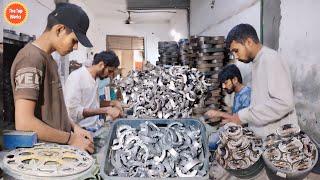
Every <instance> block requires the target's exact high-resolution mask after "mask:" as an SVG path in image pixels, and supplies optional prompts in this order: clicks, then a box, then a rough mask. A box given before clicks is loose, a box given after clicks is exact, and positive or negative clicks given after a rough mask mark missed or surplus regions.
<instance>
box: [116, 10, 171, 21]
mask: <svg viewBox="0 0 320 180" xmlns="http://www.w3.org/2000/svg"><path fill="white" fill-rule="evenodd" d="M117 11H118V12H121V13H127V14H128V18H127V19H126V20H125V21H124V23H125V24H135V22H134V21H132V19H131V13H136V14H143V13H176V12H175V11H168V10H144V11H129V10H128V11H123V10H117Z"/></svg>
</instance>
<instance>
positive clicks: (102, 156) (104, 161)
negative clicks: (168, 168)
mask: <svg viewBox="0 0 320 180" xmlns="http://www.w3.org/2000/svg"><path fill="white" fill-rule="evenodd" d="M146 121H151V122H152V123H154V124H155V125H157V126H158V127H160V128H161V127H166V126H167V125H168V124H170V123H172V122H174V121H178V122H180V123H182V124H183V125H184V126H186V127H188V126H191V125H193V126H195V127H197V128H199V129H200V130H201V141H202V146H203V151H204V157H205V162H203V163H204V169H205V170H206V171H207V174H206V176H203V177H190V178H186V177H175V178H162V179H167V180H169V179H170V180H176V179H190V180H191V179H197V180H204V179H209V150H208V144H207V137H206V129H205V126H204V125H203V123H202V122H200V121H199V120H197V119H174V120H173V119H118V120H116V121H115V122H113V124H112V127H111V129H110V131H109V135H108V138H107V141H106V145H105V146H104V147H103V148H102V150H101V151H100V152H99V156H98V161H99V164H100V176H101V177H102V178H103V179H108V180H109V179H111V180H132V179H150V180H151V179H160V178H141V177H119V176H109V173H110V172H111V170H112V169H113V166H112V164H111V161H110V159H109V158H108V157H109V156H110V149H111V146H112V142H113V140H114V139H115V138H116V131H117V128H118V127H119V126H121V125H129V126H131V127H133V128H138V127H140V124H142V123H145V122H146Z"/></svg>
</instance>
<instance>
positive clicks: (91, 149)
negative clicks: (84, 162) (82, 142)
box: [86, 146, 94, 154]
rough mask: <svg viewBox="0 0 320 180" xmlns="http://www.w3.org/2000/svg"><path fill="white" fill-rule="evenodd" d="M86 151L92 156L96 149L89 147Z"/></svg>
mask: <svg viewBox="0 0 320 180" xmlns="http://www.w3.org/2000/svg"><path fill="white" fill-rule="evenodd" d="M86 151H88V152H89V153H90V154H92V153H93V152H94V148H92V147H89V146H88V147H87V148H86Z"/></svg>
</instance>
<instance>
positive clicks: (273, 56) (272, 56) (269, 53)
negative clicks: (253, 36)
mask: <svg viewBox="0 0 320 180" xmlns="http://www.w3.org/2000/svg"><path fill="white" fill-rule="evenodd" d="M263 48H264V53H263V56H264V57H265V58H267V59H268V61H265V63H271V62H272V63H273V62H274V61H278V60H279V59H281V56H280V54H279V53H278V52H277V51H276V50H274V49H271V48H269V47H266V46H264V47H263Z"/></svg>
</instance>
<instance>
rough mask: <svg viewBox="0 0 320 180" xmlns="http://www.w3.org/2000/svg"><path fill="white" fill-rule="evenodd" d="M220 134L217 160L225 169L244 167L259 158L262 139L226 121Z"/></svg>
mask: <svg viewBox="0 0 320 180" xmlns="http://www.w3.org/2000/svg"><path fill="white" fill-rule="evenodd" d="M224 129H225V130H224V131H223V132H222V133H221V134H220V141H221V143H220V144H219V146H218V149H217V153H216V159H217V162H218V163H219V164H220V165H221V166H222V167H224V168H226V169H246V168H248V167H250V166H251V165H253V164H254V163H255V162H257V161H258V160H259V159H260V156H261V155H262V153H263V149H262V145H263V144H262V139H261V138H259V137H256V136H255V135H254V133H253V132H252V131H250V130H248V129H246V128H242V127H241V126H239V125H236V124H233V123H228V124H226V125H225V126H224Z"/></svg>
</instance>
